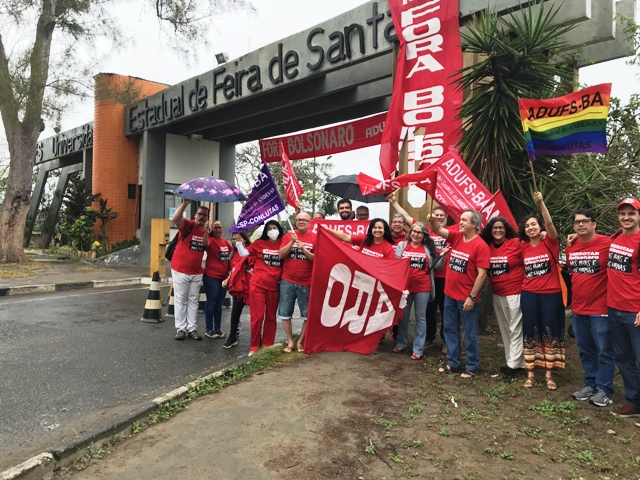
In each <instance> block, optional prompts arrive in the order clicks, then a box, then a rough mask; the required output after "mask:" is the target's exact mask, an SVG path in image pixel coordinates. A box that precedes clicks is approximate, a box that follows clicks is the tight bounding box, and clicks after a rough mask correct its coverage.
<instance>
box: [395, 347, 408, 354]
mask: <svg viewBox="0 0 640 480" xmlns="http://www.w3.org/2000/svg"><path fill="white" fill-rule="evenodd" d="M405 350H406V349H405V348H398V347H393V353H400V352H404V351H405Z"/></svg>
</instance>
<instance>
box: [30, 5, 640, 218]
mask: <svg viewBox="0 0 640 480" xmlns="http://www.w3.org/2000/svg"><path fill="white" fill-rule="evenodd" d="M363 1H364V0H321V1H320V0H311V1H310V0H307V1H301V0H253V4H254V6H255V7H256V9H257V12H255V13H251V14H248V13H247V12H243V11H239V12H235V13H232V14H226V15H224V16H220V17H218V18H217V19H215V21H214V26H212V27H211V28H210V30H209V32H208V43H209V45H208V46H198V45H196V46H194V47H193V50H192V52H190V56H191V57H192V58H194V54H197V56H198V61H197V62H192V63H193V66H192V67H190V68H187V67H186V66H185V63H184V61H183V60H181V59H180V58H178V57H177V56H176V55H175V54H174V53H173V52H172V51H171V50H170V49H168V48H166V47H163V45H162V42H161V38H160V35H159V34H158V33H157V32H158V28H157V22H156V20H154V18H153V15H152V14H151V12H150V11H149V10H148V7H147V11H145V9H144V8H143V7H142V6H140V2H137V1H136V2H134V1H126V2H122V4H121V6H120V7H119V10H118V11H119V12H120V13H121V15H120V18H121V24H122V26H123V27H124V30H125V31H127V32H131V34H133V35H134V39H135V42H134V43H132V45H131V46H130V47H129V48H128V49H126V50H125V51H122V52H119V53H117V54H115V55H112V56H111V58H110V59H108V60H107V61H106V62H105V63H104V64H103V65H102V67H101V68H100V69H99V71H102V72H111V73H119V74H122V75H131V76H136V77H141V78H145V79H148V80H153V81H157V82H161V83H166V84H175V83H178V82H180V81H182V80H184V79H186V78H189V77H192V76H194V75H197V74H199V73H202V72H206V71H209V70H212V69H213V68H214V67H215V66H216V62H215V60H214V54H215V53H217V52H227V53H228V54H229V56H230V58H231V59H233V58H236V57H238V56H241V55H244V54H246V53H247V52H249V51H251V50H255V49H257V48H260V47H262V46H264V45H267V44H269V43H272V42H275V41H277V40H280V39H282V38H285V37H287V36H289V35H291V34H293V33H296V32H298V31H301V30H305V29H308V28H309V27H311V26H313V25H315V24H317V23H320V22H322V21H324V20H326V19H329V18H331V17H334V16H336V15H339V14H340V13H342V12H345V11H347V10H350V9H352V8H354V7H356V6H358V5H360V4H362V3H363ZM135 5H137V7H136V6H135ZM134 32H135V33H134ZM638 72H640V70H639V69H638V67H632V66H628V65H626V64H625V61H624V60H615V61H611V62H608V63H606V64H600V65H595V66H591V67H587V68H583V69H582V70H581V71H580V82H581V83H583V84H586V85H594V84H598V83H604V82H612V83H613V92H612V93H613V95H614V96H616V97H619V98H621V99H622V100H623V102H626V101H627V100H628V99H629V96H630V95H631V94H632V93H634V92H640V80H639V78H638ZM96 73H98V72H96ZM92 119H93V99H90V100H89V101H87V102H85V103H83V104H77V105H74V106H73V107H72V108H71V110H70V111H69V112H68V114H67V115H65V117H64V118H63V121H62V129H63V130H67V129H70V128H73V127H76V126H78V125H81V124H83V123H85V122H88V121H91V120H92ZM52 134H53V131H52V130H51V127H50V126H48V128H47V130H46V131H45V132H43V136H42V137H43V138H44V137H48V136H51V135H52ZM378 151H379V148H368V149H362V150H356V151H352V152H347V153H343V154H339V155H334V157H333V158H332V162H333V164H334V170H333V173H334V174H335V175H342V174H350V173H358V172H360V171H362V172H365V173H367V174H369V175H372V176H374V177H377V178H380V177H381V173H380V170H379V167H378V158H377V157H378ZM374 205H376V204H374ZM377 205H378V207H374V208H373V211H372V214H375V215H380V216H385V217H386V216H387V215H388V206H386V205H381V204H377ZM370 207H371V206H370Z"/></svg>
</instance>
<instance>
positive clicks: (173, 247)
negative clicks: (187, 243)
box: [164, 223, 194, 261]
mask: <svg viewBox="0 0 640 480" xmlns="http://www.w3.org/2000/svg"><path fill="white" fill-rule="evenodd" d="M193 225H194V224H193V223H192V224H191V226H190V227H189V228H188V229H187V231H186V232H184V235H182V240H184V239H185V238H187V237H188V236H189V234H190V233H191V231H192V230H193ZM179 236H180V232H178V233H176V234H175V236H174V237H173V239H172V240H171V241H170V242H169V244H168V245H167V249H166V250H165V252H164V258H166V259H167V260H169V261H171V258H173V253H174V252H175V251H176V247H177V246H178V237H179Z"/></svg>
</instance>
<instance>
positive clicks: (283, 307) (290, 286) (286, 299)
mask: <svg viewBox="0 0 640 480" xmlns="http://www.w3.org/2000/svg"><path fill="white" fill-rule="evenodd" d="M310 291H311V287H309V286H304V285H298V284H297V283H291V282H288V281H287V280H280V300H279V301H278V315H279V316H280V318H282V319H284V320H291V317H293V309H294V308H295V306H296V299H298V308H299V309H300V316H301V317H302V318H304V319H305V320H306V319H307V311H308V309H309V292H310Z"/></svg>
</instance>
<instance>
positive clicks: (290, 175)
mask: <svg viewBox="0 0 640 480" xmlns="http://www.w3.org/2000/svg"><path fill="white" fill-rule="evenodd" d="M280 150H281V152H282V181H283V183H284V191H285V193H286V194H287V203H288V204H289V205H291V206H292V207H293V208H298V203H299V202H300V197H301V196H302V194H303V193H304V190H302V187H301V186H300V183H299V182H298V179H297V178H296V174H295V172H294V171H293V166H291V162H290V161H289V157H287V152H285V151H284V145H282V144H280Z"/></svg>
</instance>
